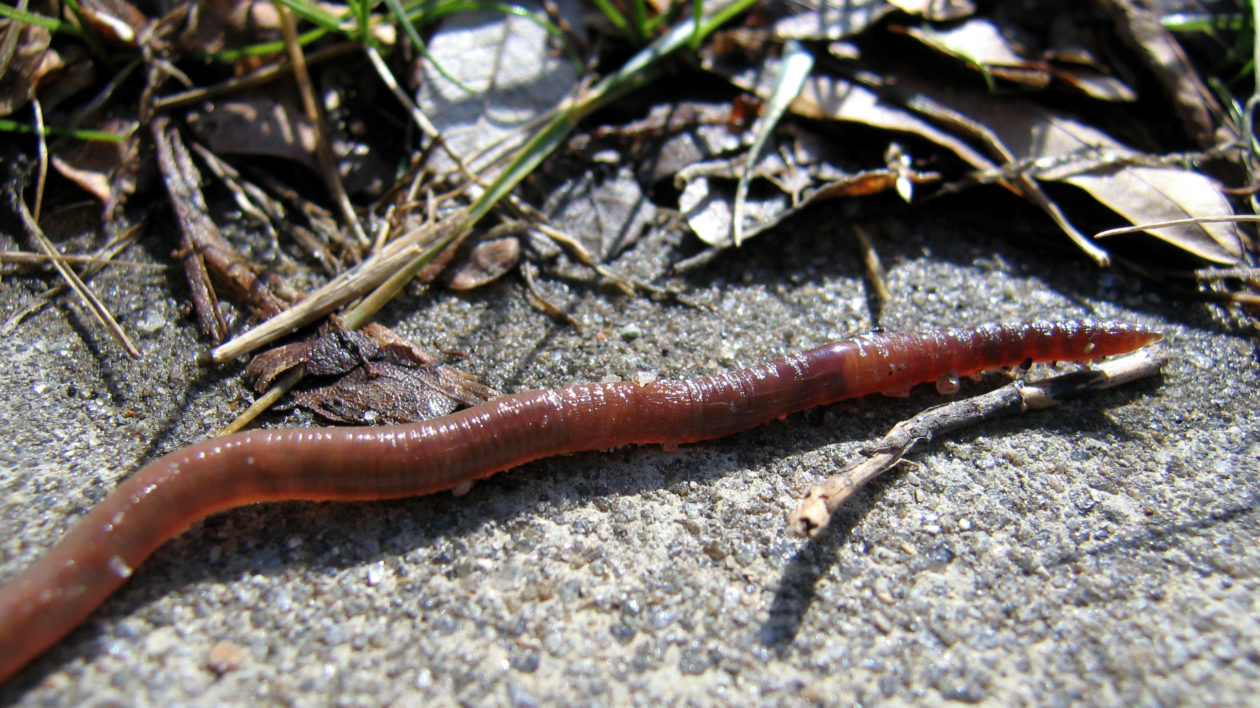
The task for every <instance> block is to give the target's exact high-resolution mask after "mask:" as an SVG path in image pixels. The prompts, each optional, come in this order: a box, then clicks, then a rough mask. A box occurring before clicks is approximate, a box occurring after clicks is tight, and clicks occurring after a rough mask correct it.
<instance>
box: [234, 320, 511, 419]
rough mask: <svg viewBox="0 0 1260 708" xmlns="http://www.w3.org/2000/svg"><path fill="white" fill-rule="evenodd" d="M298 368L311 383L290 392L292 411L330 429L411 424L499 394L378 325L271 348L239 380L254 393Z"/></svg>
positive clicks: (251, 363)
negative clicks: (312, 417)
mask: <svg viewBox="0 0 1260 708" xmlns="http://www.w3.org/2000/svg"><path fill="white" fill-rule="evenodd" d="M298 364H304V365H305V366H306V371H307V373H308V375H309V376H310V377H314V378H309V377H308V379H307V380H308V382H310V383H309V385H308V387H306V388H304V389H302V390H299V391H296V392H294V393H293V395H292V398H293V402H294V404H295V405H298V406H301V407H303V408H306V409H308V410H310V411H312V412H314V413H315V414H317V415H319V416H321V417H324V418H326V419H328V420H331V421H333V422H337V423H348V424H359V425H362V424H364V423H368V424H385V423H410V422H415V421H418V420H427V419H429V418H436V417H438V416H442V415H446V414H447V413H450V412H451V411H454V410H455V409H457V408H459V407H460V406H472V405H478V404H480V403H484V402H486V401H488V400H490V399H491V398H494V397H496V396H498V395H499V394H498V392H496V391H494V390H493V389H490V388H488V387H486V386H484V385H482V384H480V383H478V382H477V381H476V379H474V378H473V377H472V376H471V375H469V374H467V373H465V372H463V371H460V370H459V369H456V368H455V367H452V366H448V365H446V364H439V363H437V361H436V358H434V357H432V356H430V355H428V354H426V353H424V352H423V351H421V350H420V349H418V348H416V347H415V346H413V345H411V344H409V343H407V342H405V341H404V340H402V339H401V338H400V337H398V335H396V334H395V333H393V332H392V331H390V330H388V329H386V328H384V327H380V326H379V325H371V326H369V327H368V328H366V329H365V330H364V331H362V332H358V331H345V330H335V331H332V332H329V333H328V334H325V335H322V336H320V337H318V338H316V339H313V340H309V341H305V342H298V343H296V344H290V345H287V346H283V347H278V348H276V349H272V350H271V351H268V352H264V353H262V354H259V355H258V356H256V357H254V360H253V361H251V362H250V364H249V366H248V367H246V369H245V373H246V375H247V376H249V377H251V379H252V384H253V386H254V388H255V390H258V391H260V392H261V391H264V390H266V389H267V387H268V386H270V385H271V382H272V381H274V380H275V378H276V377H278V376H279V375H280V374H282V373H284V372H285V371H287V370H289V369H291V368H293V367H294V366H297V365H298ZM319 379H323V380H322V381H321V380H319Z"/></svg>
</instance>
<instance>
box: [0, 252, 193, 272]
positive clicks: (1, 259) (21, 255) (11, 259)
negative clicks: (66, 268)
mask: <svg viewBox="0 0 1260 708" xmlns="http://www.w3.org/2000/svg"><path fill="white" fill-rule="evenodd" d="M50 261H60V262H62V263H68V264H70V265H87V264H92V265H102V266H121V267H124V268H141V269H153V270H167V269H168V268H170V266H169V265H166V264H165V263H138V262H136V261H116V260H113V259H112V258H101V257H100V256H73V255H62V254H56V255H52V256H50V255H48V254H46V253H28V252H26V251H0V263H17V264H21V265H46V264H47V263H49V262H50Z"/></svg>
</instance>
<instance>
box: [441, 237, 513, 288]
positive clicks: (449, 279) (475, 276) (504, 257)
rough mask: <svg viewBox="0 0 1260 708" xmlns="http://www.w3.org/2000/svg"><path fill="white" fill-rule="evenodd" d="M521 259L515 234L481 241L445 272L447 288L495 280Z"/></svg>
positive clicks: (463, 286)
mask: <svg viewBox="0 0 1260 708" xmlns="http://www.w3.org/2000/svg"><path fill="white" fill-rule="evenodd" d="M520 259H521V241H520V239H518V238H517V237H515V236H505V237H503V238H496V239H491V240H489V241H482V242H480V243H478V244H477V245H476V246H473V247H472V248H471V249H470V250H469V251H468V254H467V255H466V256H464V257H463V259H461V260H460V261H459V262H457V263H455V264H454V265H452V266H451V267H450V268H448V269H447V271H446V284H447V287H449V288H450V289H451V290H472V289H473V288H479V287H481V286H482V285H485V284H487V283H491V282H494V281H495V280H498V279H499V278H500V277H502V275H503V274H504V273H506V272H508V271H509V270H511V269H512V268H514V267H516V264H517V262H518V261H520Z"/></svg>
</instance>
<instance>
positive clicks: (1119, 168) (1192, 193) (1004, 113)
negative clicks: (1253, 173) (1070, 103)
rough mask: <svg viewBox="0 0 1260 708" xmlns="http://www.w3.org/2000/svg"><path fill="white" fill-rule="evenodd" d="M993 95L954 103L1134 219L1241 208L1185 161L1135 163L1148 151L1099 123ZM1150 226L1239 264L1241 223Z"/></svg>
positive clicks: (1044, 169) (1048, 176)
mask: <svg viewBox="0 0 1260 708" xmlns="http://www.w3.org/2000/svg"><path fill="white" fill-rule="evenodd" d="M937 93H938V94H941V95H944V94H943V92H937ZM941 95H938V97H937V98H938V100H940V99H941ZM987 98H988V100H978V96H977V95H966V94H961V93H954V94H952V96H951V99H952V100H949V99H946V102H947V103H948V104H950V105H953V106H954V107H955V108H956V109H957V110H959V111H966V112H968V114H969V115H971V116H972V117H973V118H974V119H975V120H977V121H978V122H979V123H982V124H983V125H985V126H986V127H987V128H988V129H990V130H991V131H992V132H993V134H994V135H995V136H996V138H997V140H999V141H1000V142H1001V144H1002V145H1003V146H1005V148H1006V149H1008V150H1009V152H1010V154H1011V156H1012V157H1013V159H1014V160H1016V161H1034V162H1035V163H1036V164H1037V165H1039V166H1041V167H1039V168H1038V169H1035V170H1034V171H1033V172H1032V176H1034V177H1036V178H1037V179H1039V180H1042V181H1055V182H1064V183H1066V184H1071V185H1073V186H1076V187H1079V188H1080V189H1083V190H1085V191H1086V192H1087V193H1088V194H1089V195H1090V196H1091V197H1093V198H1094V199H1096V200H1098V201H1099V202H1101V203H1102V204H1104V205H1106V206H1107V207H1108V208H1110V209H1111V210H1112V211H1114V212H1116V213H1117V214H1119V215H1120V216H1122V217H1124V218H1125V219H1127V220H1129V222H1131V223H1133V224H1143V223H1153V222H1158V221H1168V220H1171V219H1185V218H1191V217H1206V216H1228V215H1231V214H1233V213H1234V211H1233V207H1232V205H1231V204H1230V202H1229V200H1228V199H1227V198H1226V197H1225V195H1224V193H1223V192H1222V191H1221V187H1220V185H1219V184H1218V183H1217V182H1216V181H1215V180H1213V179H1211V178H1210V177H1207V176H1205V175H1202V174H1199V173H1198V172H1194V171H1191V170H1186V169H1182V168H1178V167H1164V166H1147V165H1142V164H1130V163H1131V162H1135V161H1136V162H1141V161H1142V155H1141V154H1140V153H1138V152H1137V151H1136V150H1134V149H1133V148H1131V147H1129V146H1127V145H1125V144H1124V143H1121V142H1120V141H1118V140H1116V139H1115V138H1112V137H1111V136H1110V135H1108V134H1106V133H1104V132H1103V131H1101V130H1098V129H1097V128H1094V127H1092V126H1089V125H1086V124H1085V123H1082V122H1080V121H1078V120H1075V119H1073V118H1069V117H1067V116H1062V115H1056V114H1054V113H1052V112H1050V111H1048V110H1046V109H1044V108H1041V107H1040V106H1037V105H1035V104H1033V103H1030V102H1027V101H1021V100H1017V99H999V98H997V97H992V96H989V97H987ZM1147 233H1150V234H1151V235H1152V236H1155V237H1156V238H1158V239H1161V240H1163V241H1166V242H1168V243H1170V244H1172V245H1174V246H1176V247H1178V248H1180V249H1182V250H1184V251H1186V252H1188V253H1192V254H1194V255H1196V256H1199V257H1200V258H1204V259H1206V260H1209V261H1213V262H1216V263H1237V262H1238V260H1239V259H1240V258H1241V257H1242V252H1243V249H1242V241H1241V239H1240V237H1239V234H1238V231H1237V228H1236V227H1235V225H1234V224H1229V223H1210V224H1197V225H1187V226H1180V227H1171V228H1167V229H1158V230H1154V231H1150V232H1147Z"/></svg>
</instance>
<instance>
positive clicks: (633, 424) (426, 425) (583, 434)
mask: <svg viewBox="0 0 1260 708" xmlns="http://www.w3.org/2000/svg"><path fill="white" fill-rule="evenodd" d="M1160 336H1161V335H1160V334H1158V333H1157V332H1154V331H1152V330H1150V329H1147V328H1144V327H1140V326H1136V325H1129V324H1121V323H1116V322H1094V321H1068V322H1039V323H1033V324H1012V325H989V326H985V327H978V328H974V329H948V330H942V331H937V332H930V333H924V334H871V335H866V336H863V337H858V338H856V339H852V340H848V341H844V342H835V343H832V344H828V345H826V346H823V347H819V348H817V349H811V350H809V351H806V352H802V353H799V354H792V355H791V356H787V357H784V358H782V359H777V360H775V361H771V362H769V363H766V364H761V365H759V366H754V367H751V368H748V369H741V370H739V371H733V372H731V373H728V374H721V375H718V376H709V377H705V378H699V379H691V380H688V381H656V382H653V383H650V384H647V385H640V384H638V383H631V382H619V383H601V384H583V385H578V386H569V387H567V388H560V389H553V390H546V391H533V392H529V393H518V394H515V395H511V396H504V397H502V398H497V399H495V400H493V401H490V402H489V403H485V404H483V405H480V406H476V407H474V408H468V409H465V410H463V411H459V412H457V413H453V414H451V415H448V416H445V417H442V418H438V419H436V420H431V421H427V422H423V423H413V424H408V425H396V426H390V427H380V428H323V429H288V430H285V429H278V430H256V431H250V432H244V433H237V434H235V435H230V436H227V437H222V438H216V439H213V440H207V441H206V442H203V443H199V444H196V445H192V446H190V447H186V448H184V449H182V450H179V451H177V452H174V453H171V454H169V455H167V456H165V457H163V458H161V459H159V460H157V461H156V462H153V463H152V464H149V465H147V466H145V467H144V468H142V469H141V470H140V471H139V472H136V473H135V474H133V475H132V476H131V477H130V478H128V479H127V480H126V481H124V482H123V483H122V484H121V485H119V487H118V488H117V489H115V490H114V491H113V492H112V493H111V494H109V495H108V496H107V497H105V500H104V501H103V502H101V503H100V504H99V505H98V506H97V507H96V508H95V509H93V510H92V511H91V512H90V513H88V514H87V516H85V517H84V518H83V519H82V520H81V521H80V522H79V523H78V524H76V525H75V526H74V527H73V528H72V529H71V530H70V532H69V533H67V534H66V535H65V537H64V538H62V539H61V541H60V542H59V543H58V544H57V545H56V546H55V547H54V548H53V549H52V550H51V551H49V552H48V554H47V555H45V556H44V557H43V558H41V559H39V560H38V561H36V562H35V563H34V564H33V565H31V566H30V567H29V568H27V569H26V570H25V571H23V572H22V573H21V574H19V575H18V576H17V577H16V578H13V579H12V580H10V581H9V583H8V584H7V585H5V586H4V587H3V588H0V681H4V680H6V679H8V678H9V677H10V676H12V675H13V674H14V673H15V672H16V671H17V670H18V669H20V668H22V667H23V666H24V665H25V664H26V663H28V662H29V661H31V660H32V659H34V658H35V657H36V656H38V655H39V654H40V653H42V652H43V651H44V650H45V649H47V648H48V647H49V646H51V645H52V644H54V643H55V642H57V641H58V640H59V639H60V638H61V637H63V636H65V635H66V634H67V633H68V632H69V631H70V630H71V629H73V628H74V627H75V626H76V625H78V624H79V623H80V622H82V621H83V620H84V619H85V618H87V616H88V615H90V614H91V613H92V611H93V610H95V609H96V607H97V606H99V605H100V604H101V603H102V602H103V601H104V600H105V598H107V597H109V595H110V594H111V593H113V592H114V590H116V589H117V588H118V587H119V586H120V585H122V584H123V582H124V581H126V580H127V578H129V577H131V574H132V573H133V572H135V569H136V568H137V567H139V565H140V564H141V563H143V562H144V560H145V559H146V558H148V557H149V554H151V553H153V551H154V550H156V549H157V548H158V546H161V545H162V544H163V543H165V542H166V541H167V540H169V539H170V538H172V537H173V536H175V535H176V534H179V533H180V532H182V531H183V530H184V529H186V528H188V526H189V525H190V524H192V523H193V522H195V521H197V520H199V519H202V518H204V517H206V516H207V515H209V514H212V513H214V512H217V511H221V510H223V509H230V508H232V507H237V506H241V505H244V504H253V503H256V502H268V501H280V500H296V499H301V500H312V501H320V500H366V499H391V498H397V497H407V496H414V495H420V494H429V493H432V492H437V491H441V490H444V489H457V490H459V489H461V488H463V489H466V488H467V486H468V485H469V484H471V482H472V481H474V480H477V479H480V478H482V477H486V476H489V475H491V474H494V473H495V472H499V471H502V470H506V469H509V468H511V467H516V466H517V465H520V464H523V463H525V462H529V461H530V460H536V459H539V458H542V457H549V456H551V455H561V454H564V453H570V452H578V451H582V450H604V449H608V448H613V447H618V446H621V445H628V444H631V443H662V444H664V445H668V446H672V445H674V444H677V443H687V442H695V441H697V440H706V439H710V438H717V437H721V436H723V435H729V434H731V433H735V432H738V431H740V430H745V429H748V428H751V427H754V426H757V425H760V424H762V423H765V422H767V421H770V420H774V419H776V418H782V417H783V416H785V415H787V414H789V413H793V412H796V411H799V410H803V409H806V408H811V407H813V406H818V405H823V404H826V403H831V402H833V401H838V400H841V399H844V398H851V397H855V396H863V395H866V394H870V393H902V392H906V391H908V390H909V388H910V387H911V386H913V385H915V384H919V383H923V382H928V381H937V380H940V379H942V378H943V377H947V376H951V375H956V376H963V375H967V374H973V373H976V372H979V371H983V370H987V369H995V368H1000V367H1007V366H1016V365H1019V364H1022V363H1025V362H1028V361H1086V360H1091V359H1095V358H1099V357H1103V356H1110V355H1113V354H1120V353H1124V352H1128V351H1131V350H1134V349H1137V348H1139V347H1141V346H1143V345H1146V344H1148V343H1150V342H1153V341H1156V340H1158V339H1159V338H1160Z"/></svg>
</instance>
